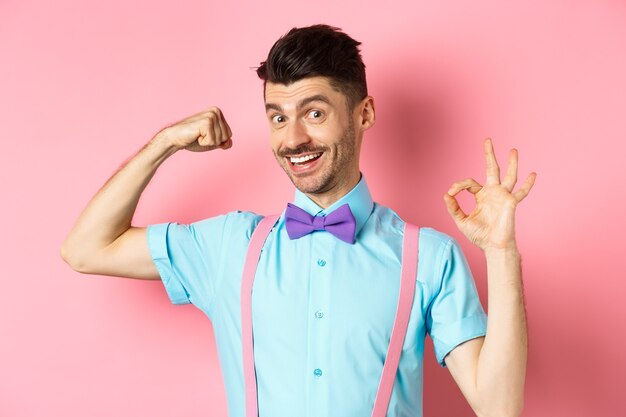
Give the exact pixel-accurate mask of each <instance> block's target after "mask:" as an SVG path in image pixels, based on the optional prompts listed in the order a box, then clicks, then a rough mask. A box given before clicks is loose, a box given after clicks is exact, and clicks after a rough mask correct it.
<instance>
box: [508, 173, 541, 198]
mask: <svg viewBox="0 0 626 417" xmlns="http://www.w3.org/2000/svg"><path fill="white" fill-rule="evenodd" d="M536 178H537V173H536V172H531V173H530V175H528V178H526V181H524V184H522V188H520V189H519V190H517V191H515V192H514V193H513V196H514V197H515V199H516V200H517V202H518V203H519V202H520V201H522V200H523V199H524V198H525V197H526V196H527V195H528V193H529V192H530V189H531V188H533V185H534V184H535V179H536Z"/></svg>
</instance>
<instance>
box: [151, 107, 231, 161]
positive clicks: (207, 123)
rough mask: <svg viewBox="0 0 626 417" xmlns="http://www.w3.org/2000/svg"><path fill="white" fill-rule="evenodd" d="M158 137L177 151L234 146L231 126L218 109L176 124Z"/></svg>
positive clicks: (214, 108) (212, 108) (210, 109)
mask: <svg viewBox="0 0 626 417" xmlns="http://www.w3.org/2000/svg"><path fill="white" fill-rule="evenodd" d="M157 136H162V137H164V138H165V140H166V141H167V142H168V143H170V144H171V145H173V146H174V147H176V149H186V150H188V151H192V152H205V151H211V150H213V149H217V148H221V149H228V148H230V147H231V146H232V145H233V141H232V139H231V136H232V132H231V130H230V126H228V123H227V122H226V119H225V118H224V115H223V114H222V111H221V110H220V109H219V108H217V107H210V108H208V109H207V110H205V111H202V112H200V113H197V114H194V115H193V116H190V117H187V118H186V119H183V120H181V121H179V122H176V123H174V124H172V125H170V126H168V127H166V128H164V129H163V130H161V131H160V132H159V133H157Z"/></svg>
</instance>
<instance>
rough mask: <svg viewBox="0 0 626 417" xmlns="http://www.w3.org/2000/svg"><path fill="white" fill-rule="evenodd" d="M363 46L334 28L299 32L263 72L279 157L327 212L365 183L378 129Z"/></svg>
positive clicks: (277, 49)
mask: <svg viewBox="0 0 626 417" xmlns="http://www.w3.org/2000/svg"><path fill="white" fill-rule="evenodd" d="M358 45H360V43H359V42H357V41H355V40H354V39H352V38H350V37H349V36H348V35H346V34H344V33H342V32H340V31H339V29H337V28H333V27H330V26H326V25H315V26H311V27H308V28H294V29H292V30H291V31H289V33H287V34H286V35H285V36H284V37H282V38H280V39H279V40H278V41H277V42H276V43H275V44H274V46H273V47H272V49H271V50H270V53H269V56H268V58H267V60H266V61H265V62H263V63H262V64H261V67H259V68H258V70H257V73H258V75H259V77H260V78H261V79H263V80H264V81H265V82H264V95H265V108H266V112H267V117H268V121H269V123H270V129H271V143H272V150H273V151H274V156H275V157H276V160H277V161H278V163H279V165H280V166H281V167H282V168H283V170H284V171H285V172H286V173H287V175H288V176H289V178H290V179H291V181H292V182H293V184H294V185H295V186H296V188H298V189H299V190H300V191H302V192H304V193H305V194H307V195H308V196H309V197H311V198H312V199H313V200H314V201H315V202H316V203H318V205H320V206H322V207H327V206H328V205H330V204H332V203H333V202H334V201H336V200H337V199H339V198H341V197H342V196H343V195H345V194H346V193H347V192H349V191H350V190H351V189H352V187H354V186H355V185H356V183H357V182H358V180H359V178H360V171H359V153H360V147H361V140H362V137H363V132H364V131H365V130H366V129H368V128H369V127H371V126H372V125H373V124H374V101H373V98H372V97H370V96H368V95H367V86H366V83H365V66H364V65H363V61H362V60H361V56H360V53H359V50H358V48H357V46H358Z"/></svg>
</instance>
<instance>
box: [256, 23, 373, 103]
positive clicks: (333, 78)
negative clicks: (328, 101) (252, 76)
mask: <svg viewBox="0 0 626 417" xmlns="http://www.w3.org/2000/svg"><path fill="white" fill-rule="evenodd" d="M359 45H361V42H358V41H356V40H354V39H352V38H351V37H350V36H348V35H346V34H345V33H343V32H341V29H339V28H336V27H333V26H328V25H313V26H308V27H303V28H293V29H291V30H290V31H289V32H288V33H287V34H286V35H284V36H283V37H281V38H280V39H278V40H277V41H276V43H275V44H274V46H272V49H270V52H269V54H268V56H267V60H265V61H264V62H261V66H260V67H258V68H257V70H256V72H257V75H258V76H259V78H261V79H262V80H263V81H264V83H263V89H265V84H266V83H267V82H268V81H269V82H272V83H278V84H285V85H289V84H291V83H292V82H295V81H299V80H301V79H303V78H307V77H315V76H324V77H328V78H329V81H330V83H331V85H332V86H333V88H335V89H336V90H338V91H339V92H341V93H342V94H343V95H345V97H346V101H347V104H348V107H349V108H350V109H351V110H352V109H353V108H354V106H355V105H356V103H357V102H359V101H360V100H362V99H363V98H365V97H366V96H367V83H366V81H365V65H364V64H363V59H362V58H361V53H360V52H359V48H358V46H359Z"/></svg>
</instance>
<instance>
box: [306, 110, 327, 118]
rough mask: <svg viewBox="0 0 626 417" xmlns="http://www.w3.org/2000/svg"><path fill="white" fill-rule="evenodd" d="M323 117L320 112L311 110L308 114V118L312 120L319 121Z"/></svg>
mask: <svg viewBox="0 0 626 417" xmlns="http://www.w3.org/2000/svg"><path fill="white" fill-rule="evenodd" d="M323 116H324V113H322V112H321V111H320V110H311V111H310V112H309V117H311V118H313V119H320V118H322V117H323Z"/></svg>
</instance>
